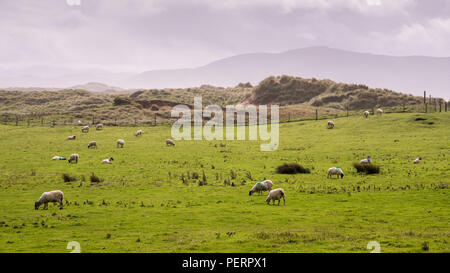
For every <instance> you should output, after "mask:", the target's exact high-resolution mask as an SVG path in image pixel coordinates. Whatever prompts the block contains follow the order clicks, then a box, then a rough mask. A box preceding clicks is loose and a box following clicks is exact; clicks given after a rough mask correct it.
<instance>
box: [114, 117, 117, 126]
mask: <svg viewBox="0 0 450 273" xmlns="http://www.w3.org/2000/svg"><path fill="white" fill-rule="evenodd" d="M114 126H117V118H116V117H115V118H114Z"/></svg>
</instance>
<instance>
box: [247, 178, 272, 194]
mask: <svg viewBox="0 0 450 273" xmlns="http://www.w3.org/2000/svg"><path fill="white" fill-rule="evenodd" d="M272 186H273V184H272V181H270V180H264V181H263V182H258V183H256V184H255V185H254V186H253V187H252V189H251V190H250V192H249V193H248V195H252V194H253V193H255V192H258V193H259V195H261V192H263V191H270V190H272Z"/></svg>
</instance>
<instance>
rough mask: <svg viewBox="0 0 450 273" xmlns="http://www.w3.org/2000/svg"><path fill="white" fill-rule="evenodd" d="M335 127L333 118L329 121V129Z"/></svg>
mask: <svg viewBox="0 0 450 273" xmlns="http://www.w3.org/2000/svg"><path fill="white" fill-rule="evenodd" d="M333 128H334V122H333V121H332V120H329V121H328V129H333Z"/></svg>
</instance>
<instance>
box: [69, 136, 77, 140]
mask: <svg viewBox="0 0 450 273" xmlns="http://www.w3.org/2000/svg"><path fill="white" fill-rule="evenodd" d="M76 138H77V137H76V136H68V137H67V140H75V139H76Z"/></svg>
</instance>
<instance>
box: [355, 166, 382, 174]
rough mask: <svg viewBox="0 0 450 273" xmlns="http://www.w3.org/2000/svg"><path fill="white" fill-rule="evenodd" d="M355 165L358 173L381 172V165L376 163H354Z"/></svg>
mask: <svg viewBox="0 0 450 273" xmlns="http://www.w3.org/2000/svg"><path fill="white" fill-rule="evenodd" d="M353 167H355V169H356V171H357V172H358V173H365V174H377V173H380V167H379V166H377V165H375V164H360V163H353Z"/></svg>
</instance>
